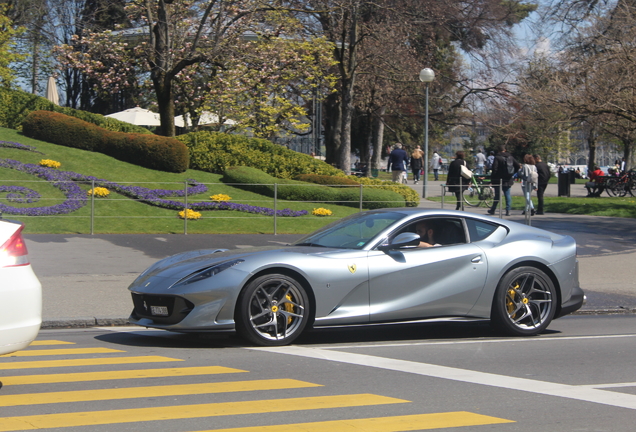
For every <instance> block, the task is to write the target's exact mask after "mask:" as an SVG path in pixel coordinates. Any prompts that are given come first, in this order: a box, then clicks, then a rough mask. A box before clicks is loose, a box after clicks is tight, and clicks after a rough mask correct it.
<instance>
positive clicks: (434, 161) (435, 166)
mask: <svg viewBox="0 0 636 432" xmlns="http://www.w3.org/2000/svg"><path fill="white" fill-rule="evenodd" d="M430 165H431V169H432V170H433V175H434V176H435V181H438V180H439V169H440V168H441V167H442V158H441V157H440V156H439V153H437V150H435V151H434V152H433V157H432V158H431V163H430Z"/></svg>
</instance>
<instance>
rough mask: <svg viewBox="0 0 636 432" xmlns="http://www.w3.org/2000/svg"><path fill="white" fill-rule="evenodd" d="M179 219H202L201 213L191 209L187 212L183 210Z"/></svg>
mask: <svg viewBox="0 0 636 432" xmlns="http://www.w3.org/2000/svg"><path fill="white" fill-rule="evenodd" d="M179 217H180V218H181V219H185V218H186V217H187V218H188V219H199V218H200V217H201V213H199V212H196V211H194V210H191V209H185V210H181V211H180V212H179Z"/></svg>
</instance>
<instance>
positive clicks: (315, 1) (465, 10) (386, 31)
mask: <svg viewBox="0 0 636 432" xmlns="http://www.w3.org/2000/svg"><path fill="white" fill-rule="evenodd" d="M307 3H308V4H309V5H310V6H311V9H312V11H313V13H312V16H313V18H314V19H313V21H312V23H314V24H315V27H316V29H315V31H317V32H319V33H320V34H324V35H325V36H326V37H327V38H328V39H329V40H330V41H332V42H334V45H335V48H334V57H335V58H336V60H337V61H338V66H337V76H338V85H337V87H336V88H337V91H338V92H337V93H335V94H331V95H329V96H328V97H327V100H326V103H325V107H326V114H327V115H326V116H325V118H326V124H325V131H326V141H327V161H328V162H332V163H335V164H336V165H337V166H338V167H340V168H341V169H343V170H345V171H347V172H348V171H349V169H350V168H349V167H350V160H349V159H350V157H349V155H350V151H351V124H352V119H353V116H354V113H355V109H354V108H355V106H356V105H358V106H359V108H362V104H357V96H358V95H359V93H358V91H359V90H360V89H361V88H362V87H365V86H366V87H367V90H368V91H369V94H368V96H369V97H367V100H368V101H373V102H372V103H373V104H376V106H375V107H374V106H372V105H367V107H366V108H362V109H359V112H364V113H365V115H366V116H367V118H368V119H370V118H371V117H372V115H371V114H370V113H376V114H374V116H375V117H376V118H377V113H380V112H382V111H385V112H386V111H388V108H389V106H390V102H389V101H390V99H391V98H393V100H394V101H397V103H396V102H393V103H391V105H393V106H396V107H399V106H411V107H414V106H416V105H420V106H421V105H422V103H423V100H424V97H423V86H422V85H421V83H419V81H418V80H417V76H418V73H419V70H420V69H421V68H422V67H423V65H426V66H429V67H433V68H435V69H438V68H439V70H444V71H446V70H449V71H450V70H452V71H456V68H457V67H458V65H459V64H458V63H456V64H455V65H454V68H449V69H447V66H448V59H449V58H452V57H453V56H452V55H451V56H449V57H447V56H446V55H445V54H447V53H449V51H444V48H447V47H449V46H450V43H451V42H453V43H455V44H457V45H458V46H460V47H461V48H462V49H464V50H473V51H474V50H483V49H484V48H485V47H486V46H487V45H489V44H492V43H493V42H494V41H496V40H499V39H500V36H501V35H502V34H506V33H507V32H506V31H505V30H506V29H509V28H510V27H512V26H513V25H514V24H515V23H517V22H519V21H520V20H521V19H523V18H524V17H525V16H527V14H528V13H529V12H530V11H532V10H534V6H533V5H528V4H525V3H522V2H520V1H508V2H500V1H498V0H493V1H490V0H489V1H483V2H472V3H471V4H470V7H466V3H465V2H461V1H454V0H451V1H447V2H437V1H425V2H422V1H416V0H397V1H396V0H390V1H389V0H381V1H368V0H366V1H365V0H308V1H307ZM440 53H441V55H440V57H438V54H440ZM451 63H452V62H451ZM367 76H368V77H369V83H371V84H369V85H363V86H358V84H359V81H360V80H361V79H364V78H362V77H367ZM453 81H455V74H452V73H451V74H449V76H448V77H447V78H446V80H445V81H440V82H442V84H441V85H440V84H439V83H436V84H435V86H439V87H437V88H439V89H444V90H447V89H448V87H449V84H450V83H452V82H453ZM454 84H457V83H456V82H455V83H454ZM384 89H389V91H388V92H386V93H383V90H384ZM433 90H435V87H434V88H433ZM391 91H392V94H391ZM450 93H451V92H446V91H445V92H444V95H445V96H448V95H449V94H450ZM371 94H372V96H371ZM396 96H397V97H396ZM456 96H458V97H457V98H455V97H456ZM453 97H454V99H455V102H456V103H454V104H450V105H449V104H445V105H446V106H451V105H455V107H456V106H459V105H461V103H462V102H461V100H462V99H463V98H462V97H461V96H460V95H458V94H457V93H456V94H455V95H453ZM413 111H415V109H413ZM417 111H419V112H423V110H417ZM449 111H450V110H449ZM382 121H384V119H382ZM372 129H373V130H376V131H378V132H380V131H381V130H382V128H379V127H374V128H372ZM369 130H371V128H369ZM378 141H379V140H378V139H374V140H373V142H374V143H376V144H375V145H376V146H378V144H377V142H378ZM376 148H377V147H376ZM375 154H377V151H376V152H375Z"/></svg>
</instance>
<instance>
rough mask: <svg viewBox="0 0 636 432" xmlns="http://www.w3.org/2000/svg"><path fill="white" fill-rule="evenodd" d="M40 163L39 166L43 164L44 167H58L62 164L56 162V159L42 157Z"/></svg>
mask: <svg viewBox="0 0 636 432" xmlns="http://www.w3.org/2000/svg"><path fill="white" fill-rule="evenodd" d="M40 165H41V166H45V167H49V168H59V167H60V166H62V164H61V163H59V162H56V161H54V160H51V159H42V160H41V161H40Z"/></svg>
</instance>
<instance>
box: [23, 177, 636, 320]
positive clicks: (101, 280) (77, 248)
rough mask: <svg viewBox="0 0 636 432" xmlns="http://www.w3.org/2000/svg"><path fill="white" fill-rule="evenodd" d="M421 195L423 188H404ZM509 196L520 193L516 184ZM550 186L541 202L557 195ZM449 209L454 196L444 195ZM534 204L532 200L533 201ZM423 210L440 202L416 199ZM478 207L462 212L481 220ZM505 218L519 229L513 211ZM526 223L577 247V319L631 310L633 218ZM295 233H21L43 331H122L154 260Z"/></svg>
mask: <svg viewBox="0 0 636 432" xmlns="http://www.w3.org/2000/svg"><path fill="white" fill-rule="evenodd" d="M441 184H442V182H430V183H429V192H430V196H441ZM410 186H411V187H412V188H413V189H414V190H416V191H418V194H419V195H420V196H421V195H422V185H421V184H418V185H410ZM571 186H572V188H571V196H584V195H586V193H587V192H586V190H585V188H584V187H583V185H571ZM512 192H513V195H520V194H521V187H520V186H519V185H516V184H515V186H513V191H512ZM556 195H557V185H549V186H548V189H547V191H546V196H556ZM447 196H448V198H449V200H450V201H451V202H452V203H447V204H446V206H445V207H446V208H454V201H453V200H454V196H452V195H447ZM535 202H536V197H535ZM420 207H422V208H440V203H439V202H435V201H429V200H425V199H422V200H421V202H420ZM486 210H487V209H486V208H485V207H465V211H468V212H474V213H478V214H484V215H485V214H486ZM512 213H513V214H512V215H511V216H510V217H505V219H507V220H513V221H516V222H520V223H524V220H525V217H524V216H522V215H521V214H520V212H519V211H513V212H512ZM531 224H532V225H533V226H536V227H538V228H543V229H547V230H550V231H553V232H556V233H559V234H567V235H571V236H573V237H574V238H575V239H576V240H577V244H578V257H579V262H580V275H579V279H580V283H581V287H582V288H583V289H584V290H585V291H586V294H587V296H588V303H587V305H585V306H584V307H583V309H582V312H584V313H608V312H624V311H632V312H634V311H636V278H634V277H633V274H632V273H631V269H632V265H633V263H634V262H636V220H634V219H625V218H608V217H593V216H573V215H565V214H555V213H552V214H550V213H548V214H546V215H544V216H535V217H533V218H532V220H531ZM298 237H299V236H297V235H276V236H275V235H258V236H254V235H180V234H166V235H162V234H157V235H152V234H148V235H145V234H139V235H124V234H119V235H117V234H112V235H94V236H91V235H72V234H69V235H62V234H58V235H53V234H50V235H49V234H30V235H25V239H26V243H27V248H28V250H29V257H30V259H31V263H32V266H33V269H34V271H35V272H36V274H37V275H38V277H39V278H40V281H41V282H42V285H43V301H44V302H43V303H44V305H43V319H44V323H43V328H60V327H91V326H95V325H103V326H106V325H125V324H126V323H127V320H128V316H129V314H130V311H131V310H132V302H131V299H130V294H129V292H128V290H127V288H128V285H130V283H131V282H132V281H133V280H134V279H135V278H136V277H137V276H138V275H139V273H141V272H142V271H143V270H145V269H146V268H147V267H149V266H150V265H151V264H153V263H154V262H156V261H157V260H159V259H161V258H164V257H167V256H170V255H173V254H175V253H179V252H182V251H187V250H195V249H203V248H227V249H238V248H243V247H249V246H258V245H264V244H269V245H276V244H287V243H289V242H292V241H294V240H295V239H296V238H298Z"/></svg>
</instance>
